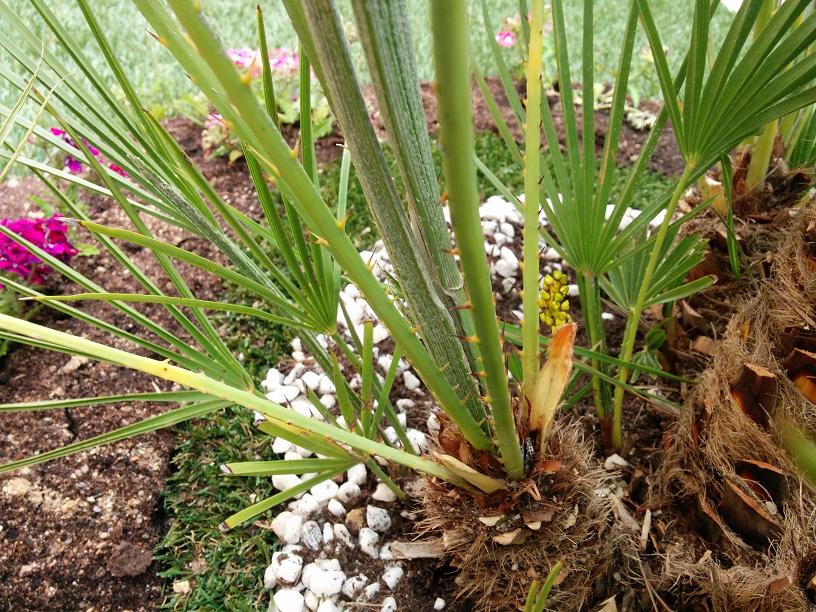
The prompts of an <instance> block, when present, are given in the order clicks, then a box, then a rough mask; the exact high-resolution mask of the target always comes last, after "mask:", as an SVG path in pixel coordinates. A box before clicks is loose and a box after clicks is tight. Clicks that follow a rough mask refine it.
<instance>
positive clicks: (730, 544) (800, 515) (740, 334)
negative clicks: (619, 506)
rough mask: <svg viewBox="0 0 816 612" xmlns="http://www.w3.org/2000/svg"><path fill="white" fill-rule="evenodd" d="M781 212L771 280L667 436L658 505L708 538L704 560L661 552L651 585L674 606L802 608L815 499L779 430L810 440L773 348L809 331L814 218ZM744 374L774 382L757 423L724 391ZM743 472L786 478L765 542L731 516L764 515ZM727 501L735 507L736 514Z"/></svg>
mask: <svg viewBox="0 0 816 612" xmlns="http://www.w3.org/2000/svg"><path fill="white" fill-rule="evenodd" d="M790 214H791V217H792V218H791V221H790V223H789V224H788V225H787V227H785V228H783V229H782V230H781V233H780V239H779V242H778V246H777V249H776V252H775V253H774V254H773V264H772V267H771V274H770V276H769V277H768V278H766V279H765V280H762V281H761V282H758V283H757V284H756V290H755V291H754V292H753V295H752V296H751V297H750V298H749V299H748V300H747V301H746V302H745V303H744V304H743V305H742V307H741V308H739V309H738V311H737V312H736V314H735V315H734V316H733V318H732V319H731V321H730V323H729V325H728V328H727V330H726V333H725V334H724V336H723V337H722V338H721V343H720V346H719V349H718V350H717V351H716V353H715V355H714V357H713V359H712V361H711V363H710V366H709V367H708V368H707V369H706V371H705V372H704V373H703V374H702V376H701V378H700V380H699V384H698V385H697V386H696V387H695V388H694V389H693V391H692V392H691V394H690V396H689V397H688V398H687V401H686V406H687V407H688V409H687V410H686V411H684V413H683V416H682V417H681V419H680V420H679V421H678V423H677V425H676V427H675V429H674V431H673V432H672V436H671V445H670V446H669V448H668V449H667V451H666V456H665V459H664V461H663V464H662V473H661V478H660V481H661V483H662V490H661V491H660V493H659V494H660V496H661V498H662V500H666V499H671V500H673V501H674V502H678V505H683V506H685V507H688V508H696V509H698V512H697V514H696V515H694V517H693V518H690V519H689V520H688V521H686V524H685V526H684V527H685V528H687V529H688V531H692V532H693V531H695V530H696V531H698V532H700V533H701V534H702V533H706V535H707V536H708V537H709V538H711V537H716V538H717V541H716V544H715V545H711V544H709V548H710V549H711V553H710V554H709V553H708V552H707V553H706V554H705V555H704V557H703V558H691V557H692V554H695V555H696V553H697V552H699V550H698V551H693V547H686V548H683V547H676V548H674V549H669V552H667V554H666V558H665V559H664V561H665V563H664V564H663V567H664V572H663V575H662V576H661V581H660V582H661V587H663V588H664V589H665V591H666V592H670V593H672V594H673V595H674V596H675V597H676V599H677V602H678V604H682V605H688V606H698V605H701V606H703V607H704V609H709V610H722V611H727V610H769V611H770V610H805V609H809V608H810V607H811V606H812V603H810V602H809V600H808V593H807V592H806V591H805V588H806V583H807V581H808V580H810V579H811V578H812V576H813V574H814V570H816V540H815V539H814V533H816V490H814V487H813V486H812V485H811V484H810V483H809V482H808V481H806V480H804V479H803V478H802V477H801V476H800V473H799V471H798V469H797V467H796V466H795V465H794V463H793V461H792V459H791V458H790V457H789V456H788V454H787V453H786V452H785V450H784V447H783V445H782V443H781V440H780V432H781V431H782V429H783V428H784V427H786V426H788V425H791V424H793V425H794V426H796V427H798V428H800V429H802V430H803V431H805V432H808V433H811V434H812V433H814V432H816V407H814V405H813V404H812V403H810V402H809V401H808V400H807V399H806V398H805V397H804V396H803V395H802V393H801V392H800V391H799V389H797V388H796V386H795V385H794V383H793V382H792V381H791V380H790V379H789V378H788V376H787V375H786V371H785V367H784V366H783V362H784V361H785V359H786V357H787V350H786V348H784V343H783V341H782V339H783V337H784V336H785V330H786V328H788V329H789V328H801V329H807V328H810V329H812V328H813V318H814V316H816V314H815V313H816V309H815V308H814V306H816V272H814V269H813V266H812V264H811V262H810V259H809V257H808V252H809V251H808V249H809V244H808V243H809V238H808V235H809V233H811V232H812V231H813V228H814V226H816V210H813V208H812V207H811V208H809V209H802V210H795V209H792V210H791V213H790ZM746 364H752V367H753V366H759V367H760V368H764V369H765V370H767V371H768V372H769V373H770V374H771V375H773V376H775V378H776V382H777V386H776V389H775V390H774V392H775V394H776V398H775V401H774V402H770V403H769V405H770V406H771V408H770V413H769V414H767V420H766V419H759V420H757V419H756V418H751V416H750V415H749V414H746V412H745V409H744V406H743V407H742V408H741V407H740V402H739V401H737V400H740V397H737V398H735V396H734V394H733V393H732V391H733V389H734V388H735V385H736V384H737V383H738V381H740V380H741V376H742V377H743V380H744V373H745V368H746ZM771 387H772V386H771ZM737 395H739V393H737ZM754 408H757V409H759V410H762V409H763V408H762V406H754ZM746 462H749V463H748V464H746ZM750 462H761V463H762V464H768V469H767V470H766V472H768V473H769V474H770V475H773V472H774V470H776V471H779V472H781V473H783V474H786V475H788V476H787V480H788V482H787V484H786V486H785V487H782V489H783V490H784V491H786V494H785V495H784V496H783V495H781V494H777V496H778V497H780V498H781V499H774V500H773V501H774V502H775V504H776V506H777V508H776V509H777V510H778V512H776V513H773V511H772V510H771V514H772V517H771V518H772V521H771V522H770V523H769V525H768V527H769V529H768V530H767V531H768V532H769V533H770V537H769V538H768V541H766V542H763V541H762V539H763V538H759V539H757V537H756V536H757V534H756V528H757V525H747V526H746V525H745V522H744V521H745V520H747V519H745V517H744V515H743V513H742V511H743V510H746V509H747V510H751V508H750V507H749V506H751V505H756V504H759V506H760V507H759V513H758V514H755V515H754V516H753V519H756V520H761V516H760V515H761V514H762V513H763V512H764V510H765V508H767V506H762V504H763V503H766V502H765V501H763V500H762V499H761V496H758V495H756V494H755V493H756V490H754V491H752V490H751V489H752V488H754V489H756V484H755V483H751V484H752V485H753V487H751V486H746V485H748V484H749V481H746V480H745V479H743V477H742V476H741V475H740V474H739V471H738V466H740V465H741V466H743V467H744V466H745V465H749V467H750V465H753V464H751V463H750ZM782 489H781V490H782ZM735 493H736V495H735ZM760 493H762V491H760ZM723 497H725V499H723ZM783 497H784V498H783ZM746 500H747V502H748V503H747V505H746V504H745V502H746ZM735 501H736V502H737V503H738V504H739V503H742V504H743V507H742V508H736V509H735V508H734V507H733V505H734V503H735ZM703 508H704V509H705V511H703ZM712 512H713V513H714V514H715V515H716V514H718V515H719V516H713V517H712ZM750 516H751V515H750V513H749V517H750ZM771 523H775V524H771ZM741 525H743V526H746V527H750V528H749V529H743V528H741ZM704 527H707V529H704ZM760 527H763V526H760ZM760 531H762V529H760ZM764 535H766V534H764V533H763V537H764ZM775 580H776V581H775Z"/></svg>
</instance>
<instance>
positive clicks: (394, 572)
mask: <svg viewBox="0 0 816 612" xmlns="http://www.w3.org/2000/svg"><path fill="white" fill-rule="evenodd" d="M404 574H405V572H404V571H403V569H402V568H401V567H400V566H399V565H392V566H391V567H389V568H388V569H387V570H385V571H384V572H383V575H382V580H383V582H384V583H385V584H386V586H387V587H388V588H389V589H391V590H392V591H393V590H394V589H395V588H397V583H398V582H399V581H400V580H402V576H403V575H404Z"/></svg>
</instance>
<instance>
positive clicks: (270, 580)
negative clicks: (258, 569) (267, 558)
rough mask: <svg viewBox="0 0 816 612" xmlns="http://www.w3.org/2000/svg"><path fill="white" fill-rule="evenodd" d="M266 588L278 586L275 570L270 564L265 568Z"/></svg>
mask: <svg viewBox="0 0 816 612" xmlns="http://www.w3.org/2000/svg"><path fill="white" fill-rule="evenodd" d="M263 580H264V588H265V589H274V588H275V587H276V586H277V584H278V583H277V581H276V580H275V572H274V570H273V569H272V566H271V565H270V566H268V567H267V568H266V569H265V570H264V579H263Z"/></svg>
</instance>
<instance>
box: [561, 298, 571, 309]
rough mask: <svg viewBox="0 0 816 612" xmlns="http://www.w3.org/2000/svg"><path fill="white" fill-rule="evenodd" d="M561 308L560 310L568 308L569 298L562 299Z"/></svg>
mask: <svg viewBox="0 0 816 612" xmlns="http://www.w3.org/2000/svg"><path fill="white" fill-rule="evenodd" d="M561 310H562V312H567V311H568V310H569V300H564V301H563V302H561Z"/></svg>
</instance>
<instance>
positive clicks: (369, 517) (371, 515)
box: [366, 505, 391, 533]
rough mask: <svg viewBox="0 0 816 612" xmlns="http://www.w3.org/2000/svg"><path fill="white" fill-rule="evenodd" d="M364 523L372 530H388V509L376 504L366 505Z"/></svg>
mask: <svg viewBox="0 0 816 612" xmlns="http://www.w3.org/2000/svg"><path fill="white" fill-rule="evenodd" d="M366 524H367V525H368V526H369V527H370V528H371V529H373V530H374V531H378V532H380V533H383V532H385V531H388V529H389V528H390V527H391V517H390V516H389V514H388V510H386V509H384V508H378V507H377V506H371V505H368V506H366Z"/></svg>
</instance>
